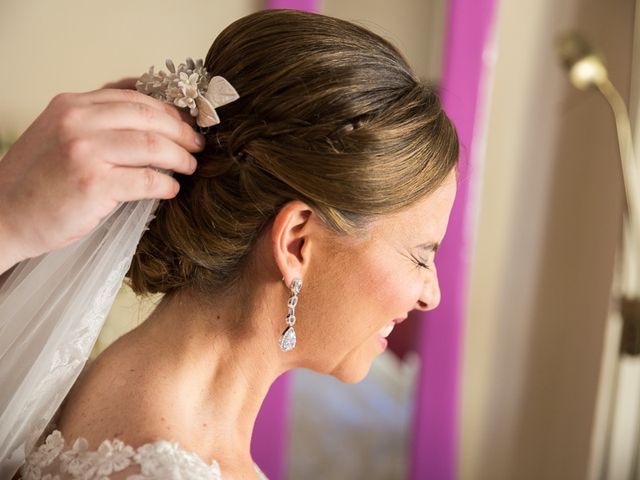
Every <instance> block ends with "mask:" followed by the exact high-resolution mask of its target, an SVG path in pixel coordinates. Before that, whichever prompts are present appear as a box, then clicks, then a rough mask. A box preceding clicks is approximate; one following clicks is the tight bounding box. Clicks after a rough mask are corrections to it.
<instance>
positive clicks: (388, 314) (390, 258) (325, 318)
mask: <svg viewBox="0 0 640 480" xmlns="http://www.w3.org/2000/svg"><path fill="white" fill-rule="evenodd" d="M455 194H456V177H455V172H452V173H450V174H449V176H448V177H447V179H446V181H445V182H444V183H443V185H442V186H441V187H440V188H439V189H438V190H436V191H434V192H433V193H431V194H430V195H428V196H427V197H426V198H423V199H421V200H420V201H418V202H417V203H414V204H413V205H411V206H409V207H407V208H405V209H404V210H403V211H401V212H398V213H395V214H392V215H388V216H385V217H384V218H383V219H380V220H379V221H376V223H375V224H374V225H373V226H372V228H371V230H370V234H369V235H368V236H367V238H366V239H364V240H362V239H360V240H358V241H355V242H353V243H349V244H348V245H346V246H344V245H341V247H340V249H339V250H338V251H336V241H335V239H334V240H333V241H332V242H331V241H329V240H327V241H326V242H318V243H317V244H316V247H317V248H316V249H314V254H313V256H314V261H313V262H312V263H313V264H314V266H313V268H310V269H309V270H308V271H307V273H306V277H307V278H305V279H304V284H303V287H302V290H301V292H300V302H299V307H298V309H297V317H298V322H297V323H296V331H297V333H298V342H299V345H300V346H301V347H302V346H303V345H304V347H303V348H304V351H305V360H308V362H305V363H306V365H304V366H306V367H308V368H311V369H312V370H315V371H319V372H322V373H328V374H331V375H333V376H335V377H336V378H338V379H340V380H342V381H344V382H347V383H355V382H359V381H360V380H362V379H363V378H364V377H365V376H366V374H367V373H368V371H369V368H370V367H371V363H372V361H373V360H374V358H375V357H376V356H377V355H379V354H380V353H381V352H383V351H384V349H385V346H386V341H385V340H384V336H388V334H389V333H390V329H391V327H392V326H393V325H394V320H398V319H404V318H405V317H407V315H408V313H409V311H411V310H413V309H419V310H425V311H426V310H431V309H433V308H435V307H437V306H438V304H439V303H440V288H439V285H438V275H437V270H436V266H435V261H434V257H435V250H436V249H437V245H438V244H440V243H441V242H442V240H443V237H444V235H445V232H446V229H447V223H448V221H449V214H450V212H451V208H452V205H453V201H454V197H455Z"/></svg>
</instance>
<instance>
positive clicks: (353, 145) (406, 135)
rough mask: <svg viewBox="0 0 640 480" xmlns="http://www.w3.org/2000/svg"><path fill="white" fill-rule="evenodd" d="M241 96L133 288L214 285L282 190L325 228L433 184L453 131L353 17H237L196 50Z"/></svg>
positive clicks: (159, 227)
mask: <svg viewBox="0 0 640 480" xmlns="http://www.w3.org/2000/svg"><path fill="white" fill-rule="evenodd" d="M205 67H206V68H207V70H208V71H209V72H210V73H211V75H220V76H222V77H224V78H226V79H227V80H228V81H229V83H231V85H233V87H234V88H235V89H236V90H237V91H238V93H239V95H240V98H239V99H238V100H236V101H234V102H233V103H230V104H227V105H225V106H223V107H221V108H219V109H217V110H218V113H219V115H220V118H221V123H220V124H219V125H216V126H215V127H212V129H211V130H210V132H209V133H208V134H207V145H206V147H205V149H204V150H203V151H202V152H199V153H197V154H195V156H196V157H197V159H198V168H197V170H196V172H195V173H194V174H193V175H191V176H188V175H180V174H175V175H174V177H175V178H176V179H177V180H178V181H179V182H180V192H179V193H178V195H177V196H176V197H175V198H172V199H170V200H164V201H161V202H160V204H159V206H158V210H157V211H156V218H155V219H154V220H153V221H152V222H151V223H150V225H149V229H148V230H147V231H146V232H145V233H144V235H143V237H142V239H141V241H140V243H139V245H138V247H137V251H136V253H135V255H134V257H133V261H132V264H131V267H130V269H129V272H128V274H127V276H128V277H129V284H130V285H131V287H132V289H133V291H134V292H135V293H137V294H148V293H169V292H172V291H174V290H177V289H180V288H184V287H190V288H193V289H195V290H196V291H198V292H201V293H204V294H206V293H207V292H209V293H211V292H214V291H219V290H224V289H225V288H226V287H229V286H231V285H233V284H234V283H235V282H237V281H238V280H239V278H240V277H241V275H242V266H243V260H245V259H246V258H247V257H248V254H249V253H250V252H251V249H252V246H253V244H254V242H255V241H256V239H257V238H258V237H259V235H260V233H261V232H262V231H263V229H264V227H265V226H266V225H268V224H269V222H270V221H271V220H272V219H273V217H274V216H275V215H276V214H277V212H278V211H279V209H280V207H281V206H282V205H284V204H285V203H287V202H288V201H290V200H294V199H298V200H301V201H303V202H305V203H307V204H308V205H309V206H310V207H312V208H313V209H314V211H315V212H316V213H317V214H318V216H319V217H320V218H321V219H322V220H323V221H324V222H325V223H326V225H327V226H328V227H329V228H330V229H332V230H333V231H334V232H336V233H337V234H344V235H357V234H358V233H359V232H362V231H363V230H365V229H366V227H367V225H368V224H369V222H370V221H371V220H374V219H376V217H379V216H380V215H384V214H387V213H392V212H395V211H397V210H400V209H402V208H403V207H405V206H408V205H410V204H411V203H413V202H415V201H417V200H418V199H420V198H421V197H423V196H424V195H426V194H428V193H430V192H432V191H433V190H435V189H436V188H438V187H439V186H440V185H441V184H442V182H443V181H444V179H445V178H446V176H447V175H448V173H449V172H451V170H452V169H453V168H454V167H455V166H456V163H457V160H458V138H457V135H456V132H455V129H454V127H453V125H452V123H451V122H450V120H449V119H448V118H447V116H446V114H445V113H444V111H443V110H442V107H441V104H440V101H439V99H438V97H437V95H436V93H435V91H434V89H433V88H432V87H430V86H428V85H425V84H424V83H421V81H420V80H419V79H418V78H417V76H416V75H415V73H413V72H412V70H411V68H410V67H409V65H408V63H407V61H406V60H405V59H404V57H403V56H402V54H400V52H398V50H397V49H396V48H395V47H393V46H392V45H391V44H390V43H389V42H387V41H386V40H384V39H383V38H381V37H379V36H378V35H376V34H374V33H372V32H370V31H368V30H367V29H365V28H363V27H360V26H358V25H355V24H353V23H350V22H347V21H344V20H340V19H337V18H332V17H328V16H324V15H320V14H313V13H305V12H301V11H294V10H264V11H260V12H257V13H253V14H251V15H248V16H246V17H243V18H241V19H239V20H237V21H235V22H233V23H232V24H231V25H229V26H228V27H227V28H225V29H224V30H223V31H222V33H220V35H219V36H218V37H217V38H216V39H215V41H214V42H213V45H212V46H211V48H210V49H209V52H208V54H207V57H206V59H205Z"/></svg>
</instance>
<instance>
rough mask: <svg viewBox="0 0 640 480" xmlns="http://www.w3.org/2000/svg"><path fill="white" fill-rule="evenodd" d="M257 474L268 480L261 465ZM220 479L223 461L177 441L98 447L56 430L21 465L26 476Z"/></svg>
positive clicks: (27, 479) (32, 479)
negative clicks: (207, 458)
mask: <svg viewBox="0 0 640 480" xmlns="http://www.w3.org/2000/svg"><path fill="white" fill-rule="evenodd" d="M254 467H255V469H256V472H257V474H258V477H259V478H260V479H262V480H267V477H266V476H265V475H264V473H262V471H261V470H260V468H259V467H258V465H256V464H254ZM117 472H122V473H121V474H119V475H118V478H122V479H126V480H145V479H151V478H153V479H157V480H164V479H167V480H169V479H171V480H181V479H185V480H186V479H189V480H205V479H206V480H221V479H222V478H223V477H222V474H221V472H220V465H219V464H218V462H217V461H215V460H213V461H212V462H211V464H210V465H207V464H206V463H205V462H204V461H203V460H202V459H201V458H200V457H199V456H198V455H196V454H195V453H193V452H188V451H186V450H183V449H182V448H181V447H180V446H179V445H178V443H176V442H170V441H167V440H157V441H155V442H153V443H147V444H145V445H142V446H141V447H138V448H133V447H131V446H129V445H126V444H124V443H123V442H122V441H121V440H118V439H114V440H105V441H103V442H102V443H101V444H100V446H99V447H98V449H97V450H95V451H91V450H89V449H88V443H87V441H86V440H85V439H84V438H78V439H77V440H76V441H75V442H74V443H73V445H67V444H66V442H65V440H64V438H63V437H62V433H61V432H60V431H59V430H54V431H53V432H52V433H50V434H49V435H48V436H47V437H46V440H45V441H44V443H42V444H41V445H40V446H39V447H37V448H36V449H34V450H33V451H32V452H31V454H30V455H29V456H28V457H27V459H26V461H25V463H24V465H23V466H22V467H21V469H20V474H21V475H22V478H23V479H24V480H80V479H82V480H89V479H91V480H93V479H99V480H108V479H110V478H112V475H113V474H115V473H117Z"/></svg>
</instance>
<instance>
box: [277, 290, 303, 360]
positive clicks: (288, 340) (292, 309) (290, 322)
mask: <svg viewBox="0 0 640 480" xmlns="http://www.w3.org/2000/svg"><path fill="white" fill-rule="evenodd" d="M282 280H284V278H283V279H282ZM300 287H302V279H301V278H294V279H293V282H291V287H290V288H291V296H290V297H289V300H288V301H287V307H288V308H289V313H288V314H287V328H285V330H284V332H282V336H281V337H280V350H282V351H283V352H289V351H291V350H293V349H294V347H295V346H296V331H295V330H294V329H293V326H294V325H295V323H296V305H297V304H298V294H299V293H300Z"/></svg>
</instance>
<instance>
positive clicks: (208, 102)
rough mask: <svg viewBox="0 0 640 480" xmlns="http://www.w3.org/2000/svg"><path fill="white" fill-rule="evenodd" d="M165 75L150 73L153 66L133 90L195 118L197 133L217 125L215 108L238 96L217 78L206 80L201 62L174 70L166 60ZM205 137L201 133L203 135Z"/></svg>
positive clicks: (218, 119) (223, 81) (206, 76)
mask: <svg viewBox="0 0 640 480" xmlns="http://www.w3.org/2000/svg"><path fill="white" fill-rule="evenodd" d="M165 65H166V66H167V69H168V70H169V73H165V72H164V71H163V70H160V71H159V72H158V73H155V72H154V71H153V65H152V66H151V67H149V71H148V72H146V73H144V74H143V75H142V76H141V77H140V78H139V79H138V81H137V82H136V90H138V91H139V92H142V93H144V94H146V95H150V96H151V97H153V98H156V99H158V100H161V101H163V102H166V103H171V104H173V105H175V106H177V107H180V108H188V109H189V113H190V114H191V116H193V117H196V124H197V125H198V127H200V129H204V130H205V131H206V130H208V127H211V126H212V125H217V124H218V123H220V117H218V114H217V113H216V108H218V107H221V106H222V105H226V104H227V103H231V102H233V101H235V100H237V99H238V98H240V95H238V92H236V90H235V89H234V88H233V87H232V86H231V84H230V83H229V82H228V81H227V80H226V79H224V78H223V77H220V76H215V77H212V78H211V77H210V75H209V72H207V70H206V68H205V67H204V64H203V61H202V60H201V59H200V60H197V61H195V62H194V61H193V59H191V58H187V61H186V63H181V64H180V65H178V68H177V69H176V67H175V65H174V64H173V62H172V61H171V60H169V59H167V61H166V62H165ZM203 133H205V132H203Z"/></svg>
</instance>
